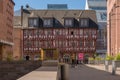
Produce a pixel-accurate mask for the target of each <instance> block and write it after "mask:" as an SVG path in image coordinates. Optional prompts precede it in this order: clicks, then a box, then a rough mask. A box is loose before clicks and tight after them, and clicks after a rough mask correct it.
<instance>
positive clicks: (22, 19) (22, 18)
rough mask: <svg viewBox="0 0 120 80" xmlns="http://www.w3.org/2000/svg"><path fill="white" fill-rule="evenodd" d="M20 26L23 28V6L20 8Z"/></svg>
mask: <svg viewBox="0 0 120 80" xmlns="http://www.w3.org/2000/svg"><path fill="white" fill-rule="evenodd" d="M21 26H23V6H21Z"/></svg>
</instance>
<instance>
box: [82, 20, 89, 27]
mask: <svg viewBox="0 0 120 80" xmlns="http://www.w3.org/2000/svg"><path fill="white" fill-rule="evenodd" d="M88 21H89V19H87V18H84V19H80V27H88V26H89V24H88V23H89V22H88Z"/></svg>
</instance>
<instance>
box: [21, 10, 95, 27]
mask: <svg viewBox="0 0 120 80" xmlns="http://www.w3.org/2000/svg"><path fill="white" fill-rule="evenodd" d="M23 16H24V17H23V20H24V21H23V22H24V23H26V25H25V26H27V25H28V21H27V19H28V17H36V16H37V17H39V18H41V19H43V18H45V17H48V18H50V17H53V18H54V19H56V20H58V21H59V23H61V25H64V18H67V17H68V18H74V19H76V20H78V19H80V18H87V19H90V20H91V21H92V22H94V23H95V24H96V25H93V26H94V27H97V18H96V12H95V11H94V10H26V9H24V13H23ZM23 25H24V24H23ZM93 26H92V25H91V26H90V27H93Z"/></svg>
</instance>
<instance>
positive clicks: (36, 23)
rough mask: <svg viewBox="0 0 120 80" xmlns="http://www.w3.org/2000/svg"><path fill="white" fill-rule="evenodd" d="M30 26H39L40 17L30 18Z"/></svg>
mask: <svg viewBox="0 0 120 80" xmlns="http://www.w3.org/2000/svg"><path fill="white" fill-rule="evenodd" d="M28 26H29V27H39V18H29V20H28Z"/></svg>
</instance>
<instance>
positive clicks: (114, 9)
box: [107, 0, 120, 56]
mask: <svg viewBox="0 0 120 80" xmlns="http://www.w3.org/2000/svg"><path fill="white" fill-rule="evenodd" d="M107 6H108V11H107V12H108V13H107V15H108V20H107V21H108V28H107V30H108V54H110V55H113V56H115V55H116V54H118V53H120V33H119V31H120V27H119V25H120V24H119V23H120V14H119V13H120V0H107Z"/></svg>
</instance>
